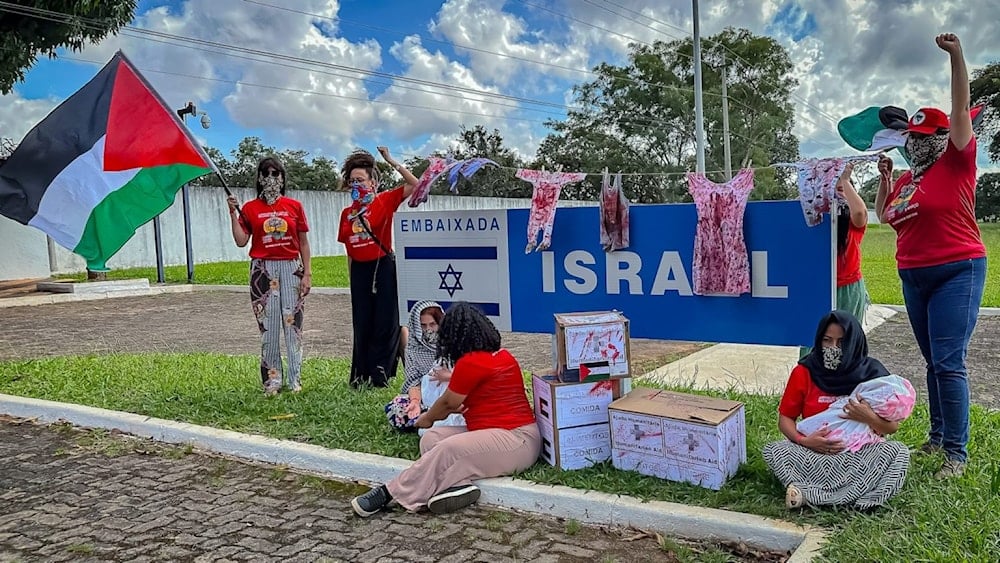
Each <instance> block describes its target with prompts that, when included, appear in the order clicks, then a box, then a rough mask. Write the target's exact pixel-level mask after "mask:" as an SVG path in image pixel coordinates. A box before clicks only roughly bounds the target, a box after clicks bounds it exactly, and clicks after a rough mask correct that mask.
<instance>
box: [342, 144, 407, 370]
mask: <svg viewBox="0 0 1000 563" xmlns="http://www.w3.org/2000/svg"><path fill="white" fill-rule="evenodd" d="M378 151H379V153H381V155H382V158H384V159H385V161H386V162H388V163H389V164H390V165H392V167H393V168H395V169H396V171H397V172H399V173H400V174H401V175H402V176H403V181H404V184H403V185H402V186H399V187H397V188H394V189H391V190H387V191H383V192H379V191H378V186H379V175H378V169H377V168H376V167H375V157H373V156H372V155H371V153H369V152H367V151H363V150H359V151H355V152H353V153H351V155H350V156H348V157H347V158H346V159H345V160H344V165H343V167H341V175H342V186H343V188H344V189H345V190H347V191H349V192H350V194H351V205H350V206H348V207H346V208H345V209H344V210H343V211H342V212H341V214H340V231H339V235H338V237H337V240H339V241H340V242H342V243H343V244H344V246H345V247H346V249H347V267H348V270H349V274H350V279H351V319H352V322H353V324H354V351H353V354H352V355H351V377H350V384H351V386H352V387H360V386H362V385H371V386H373V387H386V386H387V385H389V379H390V378H392V377H394V376H395V375H396V366H397V363H398V361H399V349H400V326H399V309H398V307H399V304H398V303H397V295H398V291H397V288H396V257H395V256H394V255H393V252H392V219H393V216H394V215H395V213H396V209H397V208H398V207H399V204H400V203H402V202H403V200H404V199H406V198H407V197H409V196H410V194H412V193H413V189H414V188H415V187H416V186H417V184H418V183H419V181H418V180H417V177H416V176H414V175H413V174H412V173H411V172H410V171H409V170H408V169H407V168H406V167H405V166H403V165H402V164H400V163H398V162H396V161H395V160H394V159H393V158H392V156H391V155H390V154H389V149H387V148H386V147H378Z"/></svg>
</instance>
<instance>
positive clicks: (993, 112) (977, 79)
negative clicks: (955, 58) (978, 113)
mask: <svg viewBox="0 0 1000 563" xmlns="http://www.w3.org/2000/svg"><path fill="white" fill-rule="evenodd" d="M970 88H971V91H972V103H973V105H977V104H986V107H985V109H984V110H983V111H984V112H985V113H984V114H983V123H982V125H981V131H980V132H979V133H980V135H982V136H983V137H985V138H988V139H989V140H990V141H989V145H988V146H989V154H990V160H992V161H994V162H1000V62H994V63H992V64H989V65H987V66H985V67H983V68H981V69H978V70H976V71H975V72H973V73H972V83H971V84H970Z"/></svg>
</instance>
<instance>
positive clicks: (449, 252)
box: [403, 246, 497, 260]
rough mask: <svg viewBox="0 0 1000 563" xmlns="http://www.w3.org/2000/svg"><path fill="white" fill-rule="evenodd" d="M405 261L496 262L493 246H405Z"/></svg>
mask: <svg viewBox="0 0 1000 563" xmlns="http://www.w3.org/2000/svg"><path fill="white" fill-rule="evenodd" d="M403 257H404V258H406V259H407V260H496V259H497V247H495V246H407V247H406V248H405V249H404V251H403Z"/></svg>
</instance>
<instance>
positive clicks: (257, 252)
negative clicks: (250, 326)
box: [227, 158, 312, 396]
mask: <svg viewBox="0 0 1000 563" xmlns="http://www.w3.org/2000/svg"><path fill="white" fill-rule="evenodd" d="M256 187H257V197H256V198H255V199H252V200H250V201H248V202H246V203H245V204H243V209H242V212H240V211H239V203H238V202H237V201H236V198H235V197H232V196H230V197H229V198H228V200H227V201H228V203H229V214H230V216H231V217H232V231H233V240H234V241H236V245H237V246H239V247H241V248H242V247H244V246H246V245H247V242H249V241H251V240H253V243H252V244H251V245H250V258H251V260H250V303H251V305H252V307H253V313H254V316H255V317H257V327H258V328H259V329H260V339H261V348H260V378H261V382H262V383H263V384H264V394H265V395H267V396H272V395H276V394H277V393H278V392H279V391H280V390H281V386H282V381H283V380H284V379H285V371H284V368H283V367H282V362H281V333H282V332H284V333H285V347H286V348H287V349H288V379H287V385H288V389H290V390H291V391H292V392H293V393H298V392H299V391H301V390H302V380H301V377H300V375H301V373H302V304H303V301H304V300H305V297H306V295H308V294H309V290H310V288H311V287H312V264H311V253H310V251H309V238H308V237H307V236H306V233H307V232H308V231H309V223H308V222H307V221H306V214H305V211H304V210H303V209H302V204H301V203H299V202H298V201H297V200H294V199H292V198H290V197H286V196H285V168H284V167H283V166H282V165H281V162H279V161H278V160H277V159H276V158H265V159H263V160H261V161H260V163H259V164H258V165H257V181H256Z"/></svg>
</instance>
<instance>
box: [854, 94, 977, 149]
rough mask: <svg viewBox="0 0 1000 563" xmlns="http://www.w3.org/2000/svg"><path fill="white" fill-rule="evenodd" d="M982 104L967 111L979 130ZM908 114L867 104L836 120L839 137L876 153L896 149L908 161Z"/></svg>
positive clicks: (856, 146)
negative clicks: (854, 112)
mask: <svg viewBox="0 0 1000 563" xmlns="http://www.w3.org/2000/svg"><path fill="white" fill-rule="evenodd" d="M983 107H984V106H982V105H978V106H975V107H973V108H972V109H971V110H969V115H970V116H971V117H972V127H973V129H974V130H976V131H978V130H979V126H980V124H981V123H982V120H983V111H982V110H983ZM908 126H909V117H907V115H906V110H904V109H902V108H898V107H896V106H885V107H870V108H867V109H865V110H863V111H861V112H860V113H856V114H854V115H851V116H848V117H845V118H844V119H841V120H840V122H839V123H837V131H838V132H839V133H840V138H842V139H843V140H844V142H846V143H847V144H848V145H850V146H851V147H853V148H855V149H857V150H859V151H862V152H876V151H884V150H891V149H897V150H899V152H900V153H901V154H902V155H903V158H905V159H906V161H907V162H909V160H910V156H909V155H908V154H906V149H905V146H906V128H907V127H908Z"/></svg>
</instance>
